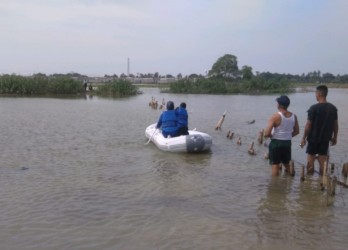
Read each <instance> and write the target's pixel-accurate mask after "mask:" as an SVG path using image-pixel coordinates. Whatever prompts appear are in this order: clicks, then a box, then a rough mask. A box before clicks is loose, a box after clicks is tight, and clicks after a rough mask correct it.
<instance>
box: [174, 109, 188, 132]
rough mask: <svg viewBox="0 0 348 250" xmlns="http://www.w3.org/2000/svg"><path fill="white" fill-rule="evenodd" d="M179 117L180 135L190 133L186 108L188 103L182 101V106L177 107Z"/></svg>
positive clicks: (176, 111)
mask: <svg viewBox="0 0 348 250" xmlns="http://www.w3.org/2000/svg"><path fill="white" fill-rule="evenodd" d="M175 113H176V116H177V117H178V135H188V134H189V133H188V114H187V110H186V103H184V102H182V103H180V106H179V107H177V108H176V109H175Z"/></svg>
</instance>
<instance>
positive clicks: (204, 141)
mask: <svg viewBox="0 0 348 250" xmlns="http://www.w3.org/2000/svg"><path fill="white" fill-rule="evenodd" d="M156 125H157V124H156V123H155V124H151V125H150V126H148V127H147V128H146V129H145V136H146V137H147V138H148V139H149V140H148V142H150V141H152V142H153V143H154V144H155V145H156V146H157V147H158V148H159V149H161V150H163V151H169V152H188V153H193V152H203V151H208V150H209V149H210V147H211V145H212V143H213V140H212V138H211V136H210V135H208V134H206V133H202V132H199V131H196V130H189V131H188V132H189V135H181V136H177V137H170V138H165V137H164V136H163V135H162V131H161V130H160V129H156Z"/></svg>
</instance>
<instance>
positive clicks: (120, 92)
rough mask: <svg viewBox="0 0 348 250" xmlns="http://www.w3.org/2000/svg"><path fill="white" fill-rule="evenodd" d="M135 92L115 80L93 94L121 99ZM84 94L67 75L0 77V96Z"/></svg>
mask: <svg viewBox="0 0 348 250" xmlns="http://www.w3.org/2000/svg"><path fill="white" fill-rule="evenodd" d="M137 90H138V89H137V87H135V86H133V85H132V84H131V83H130V82H129V81H127V80H122V79H117V80H114V81H113V82H111V83H105V84H102V85H100V86H99V87H98V89H97V90H96V91H95V92H94V91H93V93H94V94H99V95H102V96H116V97H123V96H129V95H135V94H136V93H137ZM84 92H85V89H84V86H83V84H82V82H81V81H78V80H76V79H73V78H72V77H71V76H67V75H57V74H56V75H53V76H46V75H43V74H36V75H33V76H19V75H1V76H0V95H19V96H41V95H77V94H81V93H84Z"/></svg>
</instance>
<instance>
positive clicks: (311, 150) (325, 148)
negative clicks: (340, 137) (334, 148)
mask: <svg viewBox="0 0 348 250" xmlns="http://www.w3.org/2000/svg"><path fill="white" fill-rule="evenodd" d="M328 152H329V142H321V143H313V142H308V144H307V149H306V153H307V154H309V155H317V154H318V155H327V154H328Z"/></svg>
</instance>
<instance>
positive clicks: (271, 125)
mask: <svg viewBox="0 0 348 250" xmlns="http://www.w3.org/2000/svg"><path fill="white" fill-rule="evenodd" d="M278 116H279V114H274V115H272V116H271V118H270V119H269V120H268V124H267V127H266V128H265V131H264V132H263V136H264V137H272V129H273V128H274V127H276V126H277V125H276V122H277V120H278V119H277V118H278ZM279 117H280V116H279Z"/></svg>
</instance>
